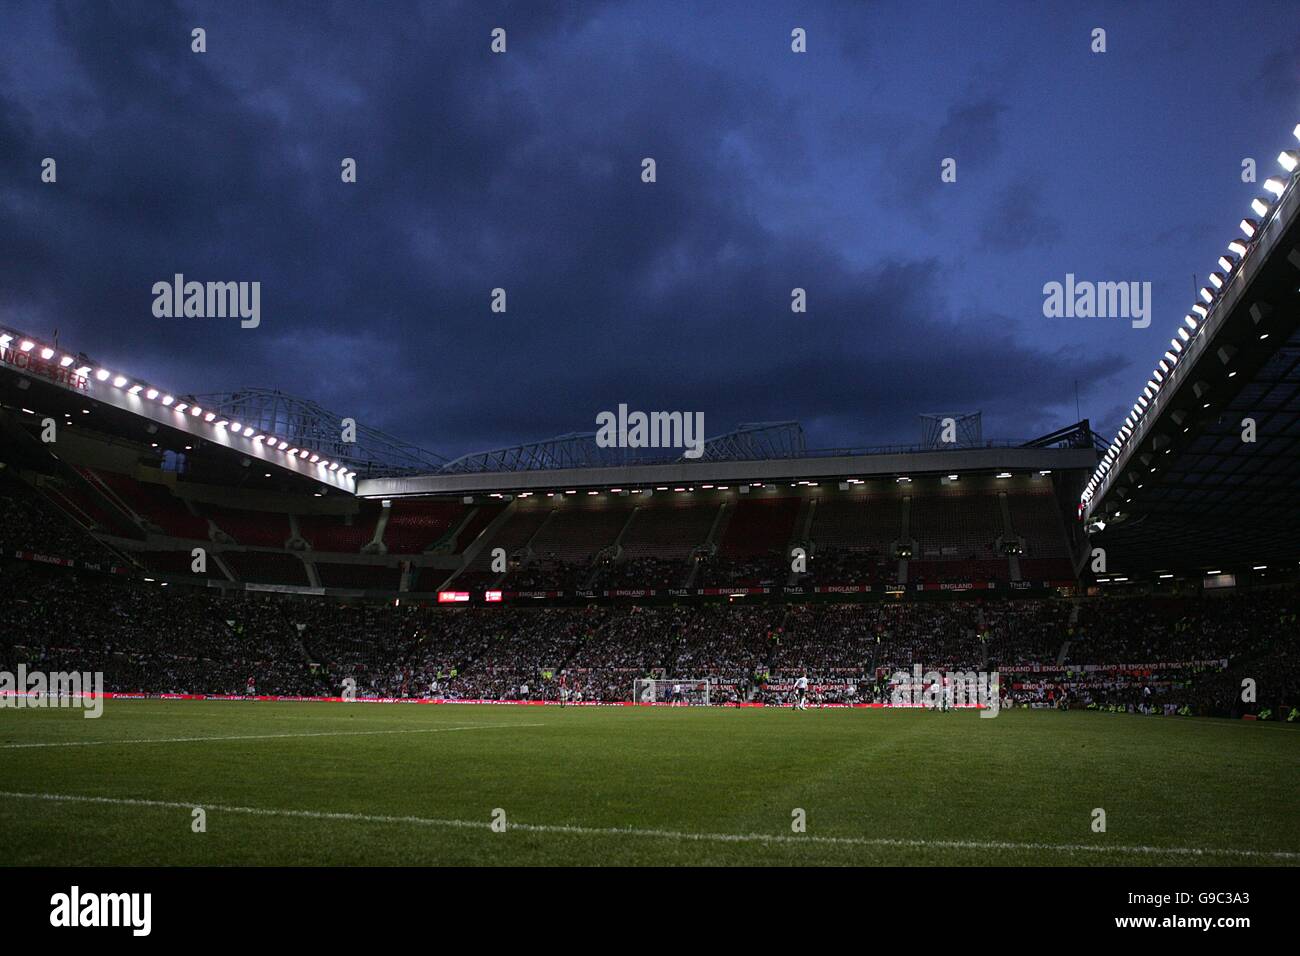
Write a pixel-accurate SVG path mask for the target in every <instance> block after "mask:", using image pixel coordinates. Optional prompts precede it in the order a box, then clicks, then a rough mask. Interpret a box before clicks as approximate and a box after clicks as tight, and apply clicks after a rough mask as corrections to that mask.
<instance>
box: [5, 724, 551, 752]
mask: <svg viewBox="0 0 1300 956" xmlns="http://www.w3.org/2000/svg"><path fill="white" fill-rule="evenodd" d="M541 726H543V725H542V724H540V723H535V724H472V725H468V726H465V727H423V728H419V729H416V730H320V731H311V732H309V733H304V734H241V735H238V736H231V737H148V738H145V739H143V740H72V741H60V742H55V743H39V744H0V750H26V749H29V748H32V747H113V746H117V745H119V744H187V743H194V742H195V741H200V740H276V739H279V738H283V737H371V736H375V735H379V734H443V733H447V732H449V731H452V730H500V729H503V728H504V729H509V728H512V727H541Z"/></svg>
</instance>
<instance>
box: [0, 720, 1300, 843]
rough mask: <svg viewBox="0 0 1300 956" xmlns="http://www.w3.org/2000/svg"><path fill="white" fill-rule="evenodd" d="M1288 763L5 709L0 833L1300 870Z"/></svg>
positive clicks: (1256, 735)
mask: <svg viewBox="0 0 1300 956" xmlns="http://www.w3.org/2000/svg"><path fill="white" fill-rule="evenodd" d="M1298 756H1300V735H1297V732H1296V729H1295V728H1290V727H1286V726H1284V725H1259V724H1252V723H1242V722H1232V721H1226V720H1222V721H1221V720H1201V719H1179V718H1156V717H1140V716H1130V715H1111V714H1098V713H1089V712H1072V713H1057V712H1044V711H1014V712H1003V713H1002V714H1001V715H1000V716H998V717H997V718H996V719H991V720H990V719H980V718H979V717H978V716H977V715H976V714H975V713H973V712H964V713H950V714H939V713H932V712H920V711H882V710H820V711H818V710H812V711H807V712H793V711H790V710H786V709H779V710H778V709H748V708H747V709H730V708H728V709H721V708H644V707H607V708H606V707H587V708H565V709H563V710H562V709H559V708H557V707H519V706H457V705H434V706H419V705H412V706H404V705H383V704H329V703H267V702H257V703H239V702H192V701H176V702H170V701H124V700H110V701H108V702H106V704H105V709H104V714H103V716H102V717H101V718H99V719H97V720H87V719H85V718H84V717H83V712H82V711H80V710H74V709H65V710H59V709H29V710H0V845H2V846H3V847H4V848H5V850H4V857H3V862H4V863H5V864H7V865H76V864H98V865H160V864H178V865H209V864H215V865H234V864H243V865H271V864H281V865H329V864H341V865H403V864H474V865H480V864H481V865H493V864H523V865H566V864H579V865H632V864H649V865H659V866H668V865H673V866H678V865H701V864H713V865H725V864H778V865H791V864H823V865H873V864H883V865H900V864H902V865H906V864H926V865H1021V864H1060V865H1076V866H1078V865H1087V866H1112V865H1114V866H1123V865H1141V866H1159V865H1189V864H1217V865H1285V866H1295V865H1297V864H1300V812H1298V807H1297V793H1300V764H1298V762H1297V757H1298ZM198 809H201V810H202V813H201V814H196V813H195V811H196V810H198ZM1097 810H1101V811H1104V814H1105V831H1104V832H1098V831H1097V830H1096V829H1095V826H1096V821H1097V820H1098V819H1099V818H1098V817H1097V815H1096V811H1097ZM494 821H495V824H496V825H495V827H494V825H493V824H494ZM800 821H803V823H804V826H803V828H802V831H801V830H800V828H799V823H800ZM200 823H202V824H203V827H200V826H199V824H200ZM503 824H504V825H503ZM196 830H202V831H203V832H196Z"/></svg>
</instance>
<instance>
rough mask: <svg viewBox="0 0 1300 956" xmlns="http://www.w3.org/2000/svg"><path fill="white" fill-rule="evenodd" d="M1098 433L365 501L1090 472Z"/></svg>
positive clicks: (563, 475)
mask: <svg viewBox="0 0 1300 956" xmlns="http://www.w3.org/2000/svg"><path fill="white" fill-rule="evenodd" d="M1092 437H1093V436H1092V432H1091V430H1090V429H1089V428H1088V423H1087V422H1079V423H1078V424H1077V425H1073V426H1071V427H1070V428H1063V429H1060V430H1058V431H1056V432H1053V433H1052V434H1050V435H1044V436H1041V437H1040V438H1036V439H1033V440H1031V441H1028V442H1018V443H1012V442H997V441H989V442H985V443H983V444H982V445H980V446H979V447H968V448H961V447H958V448H953V447H951V446H940V447H934V446H926V445H892V446H883V447H878V448H853V449H829V450H821V451H807V450H805V451H804V452H803V453H802V454H800V455H793V454H791V455H785V456H772V457H765V458H740V457H737V458H724V457H710V456H708V455H704V456H701V457H700V458H699V459H696V460H688V459H684V458H681V457H680V456H678V457H675V458H674V459H673V460H671V461H659V462H653V461H652V462H644V461H637V462H633V463H631V464H626V465H617V464H601V463H599V462H595V463H591V464H577V465H574V466H572V467H558V468H542V467H538V468H519V469H516V470H501V471H486V470H482V471H463V472H458V471H447V472H441V473H435V474H429V475H409V476H391V477H386V478H368V479H361V480H360V481H358V483H357V492H356V493H357V494H358V495H359V496H361V497H366V498H400V497H412V496H418V495H454V494H464V495H472V494H484V493H489V492H492V493H500V492H510V493H516V492H518V493H524V492H536V491H552V490H556V491H558V490H569V489H601V490H604V489H608V490H613V489H617V488H642V487H649V488H654V487H658V486H666V487H669V488H674V487H690V486H692V485H696V484H700V483H703V482H715V483H730V484H735V485H744V484H751V483H755V482H764V483H771V482H781V481H793V482H798V481H812V480H843V481H850V480H866V479H870V478H876V479H880V478H888V479H891V480H892V479H900V478H902V479H906V478H910V477H913V476H920V475H936V474H948V473H953V472H955V473H967V474H970V473H977V472H1003V471H1008V472H1039V471H1083V472H1085V473H1086V472H1088V471H1090V470H1091V469H1092V467H1093V465H1094V464H1096V461H1097V450H1096V448H1095V447H1094V445H1093V441H1092Z"/></svg>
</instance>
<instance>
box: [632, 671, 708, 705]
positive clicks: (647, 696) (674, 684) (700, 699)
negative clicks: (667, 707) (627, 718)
mask: <svg viewBox="0 0 1300 956" xmlns="http://www.w3.org/2000/svg"><path fill="white" fill-rule="evenodd" d="M710 691H711V685H710V683H709V681H708V680H707V679H700V678H690V679H687V678H684V677H667V678H657V677H642V678H638V679H637V680H636V681H634V682H633V683H632V702H633V703H634V704H682V705H685V706H702V707H707V706H708V705H709V702H710V701H711V700H712V697H711V695H710Z"/></svg>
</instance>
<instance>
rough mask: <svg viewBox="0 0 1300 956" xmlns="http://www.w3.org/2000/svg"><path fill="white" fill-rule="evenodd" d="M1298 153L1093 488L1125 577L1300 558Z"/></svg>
mask: <svg viewBox="0 0 1300 956" xmlns="http://www.w3.org/2000/svg"><path fill="white" fill-rule="evenodd" d="M1296 134H1297V138H1300V126H1298V127H1297V128H1296ZM1296 159H1297V157H1296V154H1295V153H1294V152H1291V151H1288V152H1284V153H1283V154H1282V156H1280V157H1279V162H1280V163H1281V164H1282V165H1283V167H1284V169H1286V172H1287V175H1285V176H1279V177H1277V178H1275V179H1272V180H1270V185H1269V187H1268V189H1269V193H1270V195H1267V196H1262V197H1261V198H1260V199H1257V200H1256V201H1255V205H1254V207H1253V209H1254V214H1255V215H1256V216H1258V220H1255V219H1250V220H1244V221H1243V223H1242V229H1243V234H1242V236H1241V237H1240V238H1238V239H1236V240H1234V241H1233V243H1232V245H1231V247H1230V252H1231V255H1232V257H1233V258H1229V257H1228V256H1227V255H1225V256H1224V257H1223V258H1222V259H1221V260H1220V263H1219V265H1220V271H1219V272H1217V273H1215V277H1216V278H1214V279H1213V280H1212V281H1211V283H1210V285H1209V286H1207V288H1206V289H1204V290H1202V295H1201V301H1200V302H1198V303H1197V306H1196V308H1195V310H1194V311H1193V312H1191V313H1190V314H1189V316H1190V318H1189V319H1188V320H1184V322H1183V324H1182V327H1181V330H1180V331H1179V333H1178V335H1177V338H1176V339H1174V340H1171V343H1170V352H1168V353H1166V354H1165V356H1164V359H1163V363H1164V367H1163V368H1162V367H1157V369H1156V372H1157V373H1161V372H1163V374H1161V376H1160V378H1159V379H1158V380H1157V379H1156V378H1155V377H1154V376H1153V380H1152V382H1149V383H1148V385H1147V388H1146V389H1145V390H1144V392H1143V395H1142V396H1141V397H1140V398H1139V401H1138V404H1137V405H1135V406H1134V412H1133V414H1132V415H1130V417H1129V419H1128V420H1127V421H1126V423H1125V426H1124V427H1123V428H1122V429H1121V433H1120V435H1119V436H1117V439H1116V442H1115V443H1113V444H1112V445H1111V446H1110V447H1109V449H1108V451H1107V452H1106V455H1105V457H1104V458H1103V461H1102V464H1101V465H1100V466H1099V467H1098V469H1097V472H1096V473H1095V474H1094V476H1093V478H1092V479H1091V482H1090V484H1089V486H1088V487H1087V488H1086V489H1085V493H1084V496H1083V499H1082V501H1081V503H1080V508H1081V510H1082V512H1083V513H1084V515H1085V517H1086V518H1087V519H1088V520H1089V523H1090V525H1091V526H1092V527H1093V528H1094V534H1093V535H1092V544H1093V546H1094V547H1096V546H1100V547H1103V548H1104V549H1105V550H1106V555H1107V570H1108V572H1110V573H1112V574H1113V573H1116V572H1136V573H1141V572H1148V573H1159V572H1168V571H1172V570H1202V571H1211V570H1224V568H1223V567H1221V566H1222V565H1227V566H1229V568H1231V569H1237V570H1241V569H1250V568H1257V567H1259V566H1261V565H1268V564H1275V565H1276V564H1278V563H1283V562H1288V563H1290V562H1296V561H1300V332H1298V331H1297V318H1300V189H1297V188H1296V176H1295V175H1294V173H1295V169H1296V165H1297V164H1296ZM1288 167H1289V168H1288ZM1171 357H1172V360H1171ZM1153 385H1154V387H1153Z"/></svg>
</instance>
